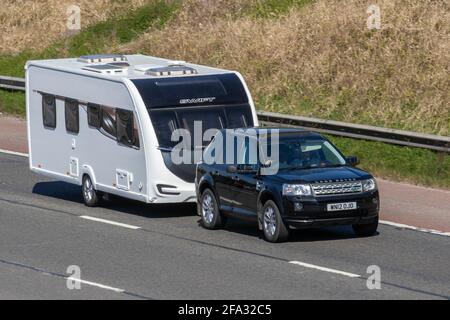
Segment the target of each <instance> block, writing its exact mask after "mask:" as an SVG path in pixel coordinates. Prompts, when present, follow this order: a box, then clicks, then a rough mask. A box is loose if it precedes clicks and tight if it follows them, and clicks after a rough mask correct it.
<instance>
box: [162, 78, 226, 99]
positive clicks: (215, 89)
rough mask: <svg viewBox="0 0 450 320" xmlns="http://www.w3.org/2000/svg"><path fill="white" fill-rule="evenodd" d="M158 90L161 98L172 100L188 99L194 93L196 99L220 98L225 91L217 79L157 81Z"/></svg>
mask: <svg viewBox="0 0 450 320" xmlns="http://www.w3.org/2000/svg"><path fill="white" fill-rule="evenodd" d="M156 87H157V88H158V90H159V92H160V94H161V96H162V97H163V98H174V97H176V99H178V100H180V99H183V98H189V97H191V96H192V93H193V92H195V93H196V97H220V96H225V95H226V94H227V91H226V90H225V88H224V87H223V85H222V83H221V82H220V80H219V79H214V78H213V79H201V78H200V79H192V80H190V81H186V80H181V79H180V80H178V81H170V82H166V81H157V82H156Z"/></svg>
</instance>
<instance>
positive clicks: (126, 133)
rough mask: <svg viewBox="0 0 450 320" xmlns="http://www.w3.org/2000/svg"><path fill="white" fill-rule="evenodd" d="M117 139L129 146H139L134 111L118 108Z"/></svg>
mask: <svg viewBox="0 0 450 320" xmlns="http://www.w3.org/2000/svg"><path fill="white" fill-rule="evenodd" d="M116 115H117V141H118V142H119V143H121V144H123V145H126V146H128V147H132V146H135V147H139V139H138V132H137V130H136V128H135V121H134V116H133V111H129V110H123V109H116Z"/></svg>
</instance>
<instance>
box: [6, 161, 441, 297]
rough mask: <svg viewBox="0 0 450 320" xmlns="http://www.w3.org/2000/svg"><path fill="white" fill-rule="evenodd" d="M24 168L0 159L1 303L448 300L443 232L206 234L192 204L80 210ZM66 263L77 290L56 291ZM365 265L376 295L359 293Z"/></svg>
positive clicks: (72, 191)
mask: <svg viewBox="0 0 450 320" xmlns="http://www.w3.org/2000/svg"><path fill="white" fill-rule="evenodd" d="M27 161H28V159H27V158H23V157H17V156H12V155H5V154H0V299H94V298H95V299H380V298H383V299H405V298H411V299H449V298H450V268H449V262H450V237H447V236H441V235H434V234H429V233H424V232H419V231H415V230H408V229H401V228H395V227H392V226H388V225H380V227H379V234H378V235H377V236H374V237H370V238H356V237H355V236H354V235H353V233H352V231H351V228H348V227H338V228H326V229H317V230H308V231H298V232H296V233H295V234H294V235H293V236H292V239H291V241H290V242H288V243H282V244H270V243H267V242H265V241H264V240H262V239H261V238H260V236H259V235H258V233H257V232H256V228H255V227H254V226H253V225H251V224H248V223H241V222H238V221H231V223H229V225H228V226H227V227H226V229H224V230H217V231H208V230H205V229H203V228H202V227H200V226H199V224H198V221H199V218H198V217H197V216H196V215H195V208H194V206H192V205H145V204H141V203H138V202H132V201H128V200H122V199H115V200H113V201H111V202H109V203H107V204H106V205H105V206H104V207H101V208H87V207H85V206H84V205H83V204H82V199H81V195H80V189H79V187H76V186H72V185H69V184H66V183H62V182H58V181H53V180H50V179H47V178H44V177H41V176H37V175H35V174H33V173H31V172H29V170H28V163H27ZM86 216H87V217H86ZM91 217H93V218H99V219H104V220H106V222H111V221H112V222H117V223H122V224H123V225H114V224H110V223H105V222H103V221H94V220H91ZM293 261H297V262H296V263H292V262H293ZM73 265H75V266H79V267H80V270H81V274H80V275H81V279H82V280H81V284H80V285H81V289H72V290H70V289H68V287H67V279H66V277H68V276H69V275H70V274H68V273H67V268H68V267H69V266H73ZM370 265H377V266H379V267H380V270H381V289H379V290H378V289H373V290H369V289H368V288H367V285H366V282H367V278H368V277H370V274H368V273H367V272H366V271H367V268H368V266H370ZM71 283H73V282H71ZM77 283H79V282H77Z"/></svg>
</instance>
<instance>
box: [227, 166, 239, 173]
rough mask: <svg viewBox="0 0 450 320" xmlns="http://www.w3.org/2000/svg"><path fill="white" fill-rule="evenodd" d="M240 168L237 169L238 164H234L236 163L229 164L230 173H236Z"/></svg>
mask: <svg viewBox="0 0 450 320" xmlns="http://www.w3.org/2000/svg"><path fill="white" fill-rule="evenodd" d="M237 171H238V170H237V167H236V166H234V165H229V166H227V172H228V173H236V172H237Z"/></svg>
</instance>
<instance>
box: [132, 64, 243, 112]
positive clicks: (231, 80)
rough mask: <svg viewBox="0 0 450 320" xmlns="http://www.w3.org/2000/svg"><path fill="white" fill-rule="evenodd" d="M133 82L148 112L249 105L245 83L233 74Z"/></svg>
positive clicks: (137, 80)
mask: <svg viewBox="0 0 450 320" xmlns="http://www.w3.org/2000/svg"><path fill="white" fill-rule="evenodd" d="M132 82H133V83H134V85H135V86H136V88H137V89H138V91H139V93H140V95H141V97H142V100H144V103H145V105H146V107H147V108H161V107H168V108H172V107H175V106H189V105H208V104H216V105H219V104H232V103H236V104H237V103H247V102H248V98H247V93H246V91H245V88H244V86H243V84H242V82H241V80H240V79H239V77H238V76H237V75H235V74H233V73H226V74H220V75H208V76H205V75H204V76H187V77H176V78H173V77H167V78H160V79H135V80H132ZM201 98H213V99H203V100H202V99H201Z"/></svg>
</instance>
